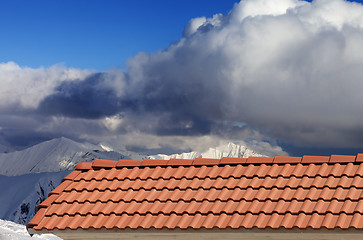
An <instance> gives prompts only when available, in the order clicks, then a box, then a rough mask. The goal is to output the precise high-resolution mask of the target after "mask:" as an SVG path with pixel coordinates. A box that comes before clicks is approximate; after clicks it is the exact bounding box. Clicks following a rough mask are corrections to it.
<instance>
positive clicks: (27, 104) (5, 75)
mask: <svg viewBox="0 0 363 240" xmlns="http://www.w3.org/2000/svg"><path fill="white" fill-rule="evenodd" d="M88 74H89V71H87V70H79V69H74V68H65V67H64V66H62V65H56V66H53V67H50V68H44V67H41V68H37V69H34V68H29V67H20V66H19V65H17V64H16V63H14V62H7V63H0V109H2V108H9V107H14V106H19V107H22V108H26V109H29V108H31V109H34V108H37V107H38V104H39V102H40V101H41V100H43V99H44V98H45V97H46V96H48V95H49V94H52V93H53V91H54V88H55V87H56V86H58V85H59V84H60V83H62V82H65V81H72V80H75V79H83V78H84V77H85V76H86V75H88Z"/></svg>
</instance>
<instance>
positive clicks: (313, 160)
mask: <svg viewBox="0 0 363 240" xmlns="http://www.w3.org/2000/svg"><path fill="white" fill-rule="evenodd" d="M355 162H359V163H361V162H363V153H359V154H357V156H353V155H331V156H310V155H304V156H303V157H290V156H276V157H274V158H272V157H257V156H250V157H248V158H235V157H222V158H221V159H214V158H195V159H177V158H171V159H169V160H163V159H144V160H127V159H120V160H118V161H115V160H106V159H95V160H94V162H81V163H78V164H77V165H76V166H75V169H76V170H91V169H94V170H98V169H101V168H123V167H158V166H159V167H166V166H214V165H237V164H242V165H248V164H268V165H271V164H299V163H301V164H323V163H326V164H335V163H355Z"/></svg>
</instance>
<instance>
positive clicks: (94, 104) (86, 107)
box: [38, 73, 121, 118]
mask: <svg viewBox="0 0 363 240" xmlns="http://www.w3.org/2000/svg"><path fill="white" fill-rule="evenodd" d="M105 75H106V74H104V73H97V74H92V75H91V76H88V77H87V78H85V79H84V80H77V81H71V82H63V83H61V84H60V85H59V86H58V87H57V88H56V90H55V93H54V94H52V95H49V96H47V97H46V98H45V99H43V100H42V101H41V102H40V104H39V108H38V110H39V111H40V112H41V113H43V114H47V115H62V116H68V117H74V118H101V117H104V116H108V115H113V114H116V113H118V112H119V111H120V109H121V102H120V99H119V98H118V97H117V95H116V93H115V89H113V88H112V86H108V85H105V84H104V82H105Z"/></svg>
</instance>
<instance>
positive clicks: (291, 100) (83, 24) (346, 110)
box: [0, 0, 363, 155]
mask: <svg viewBox="0 0 363 240" xmlns="http://www.w3.org/2000/svg"><path fill="white" fill-rule="evenodd" d="M360 3H361V1H359V3H354V2H348V1H344V0H316V1H313V2H306V1H302V0H243V1H241V2H239V1H237V0H200V1H191V0H186V1H161V0H156V1H148V0H143V1H115V0H107V1H90V0H87V1H86V0H77V1H69V0H66V1H49V0H47V1H45V0H44V1H40V0H35V1H25V0H24V1H19V0H13V1H0V30H1V32H0V35H1V37H0V144H2V145H8V146H12V147H14V148H16V149H21V148H24V147H27V146H30V145H33V144H36V143H39V142H41V141H44V140H49V139H52V138H55V137H61V136H64V137H68V138H71V139H74V140H77V141H89V142H93V143H98V142H101V141H102V142H106V143H111V144H114V145H117V146H118V147H120V146H123V147H126V148H128V149H139V150H140V151H141V150H142V149H143V150H145V152H147V151H149V152H153V153H155V152H158V151H164V150H168V152H169V153H170V152H173V151H175V152H185V151H188V150H191V149H196V148H198V149H202V148H204V149H205V148H208V147H215V146H217V145H219V144H221V143H226V142H230V141H232V142H237V143H238V142H244V143H246V144H247V145H248V146H251V147H252V148H254V149H255V150H256V151H259V152H261V153H263V154H266V155H281V154H292V155H303V154H309V153H310V154H316V155H318V154H324V155H329V154H333V153H344V154H353V155H354V154H356V153H357V152H363V111H362V104H361V103H362V102H363V95H362V94H361V89H363V81H362V79H363V70H362V67H361V66H363V5H362V4H360ZM227 13H229V14H227ZM215 14H219V15H215ZM184 28H185V29H186V31H185V35H183V30H184ZM160 50H162V51H160Z"/></svg>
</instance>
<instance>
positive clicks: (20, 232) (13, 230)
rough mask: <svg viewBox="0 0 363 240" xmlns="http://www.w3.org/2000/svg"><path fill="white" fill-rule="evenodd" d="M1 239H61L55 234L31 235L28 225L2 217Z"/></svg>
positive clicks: (0, 222) (0, 221)
mask: <svg viewBox="0 0 363 240" xmlns="http://www.w3.org/2000/svg"><path fill="white" fill-rule="evenodd" d="M0 239H1V240H40V239H41V240H61V238H59V237H57V236H55V235H53V234H42V235H38V234H36V235H34V236H33V237H30V235H29V233H28V232H27V231H26V227H25V226H24V225H21V224H17V223H14V222H11V221H6V220H2V219H0Z"/></svg>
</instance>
